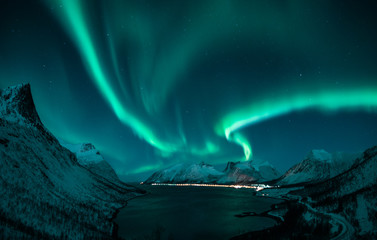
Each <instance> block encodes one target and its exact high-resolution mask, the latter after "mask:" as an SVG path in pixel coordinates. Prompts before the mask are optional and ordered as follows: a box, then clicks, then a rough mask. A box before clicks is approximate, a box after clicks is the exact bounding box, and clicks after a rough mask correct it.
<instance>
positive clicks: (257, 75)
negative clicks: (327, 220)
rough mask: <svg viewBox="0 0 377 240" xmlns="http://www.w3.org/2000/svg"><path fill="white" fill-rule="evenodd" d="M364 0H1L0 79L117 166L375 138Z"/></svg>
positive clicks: (292, 153) (294, 158)
mask: <svg viewBox="0 0 377 240" xmlns="http://www.w3.org/2000/svg"><path fill="white" fill-rule="evenodd" d="M376 10H377V4H376V3H375V2H373V1H363V2H354V1H342V2H336V1H299V0H291V1H263V2H261V1H243V0H240V1H226V0H219V1H208V0H207V1H152V0H143V1H127V0H126V1H121V0H113V1H104V0H102V1H101V0H94V1H84V0H40V1H21V0H16V1H11V0H6V1H2V2H1V6H0V19H1V21H0V31H1V36H2V37H1V40H0V79H1V81H0V87H1V88H4V87H7V86H10V85H14V84H18V83H21V82H30V83H31V87H32V92H33V96H34V100H35V103H36V107H37V110H38V112H39V114H40V116H41V119H42V121H43V122H44V123H45V125H46V126H47V128H49V129H50V130H51V132H52V133H53V134H54V135H55V136H57V137H59V138H61V139H63V140H65V141H67V142H72V143H79V142H92V143H93V144H94V145H95V146H96V147H97V148H98V149H99V150H100V151H101V152H102V153H103V154H104V155H105V157H106V158H107V159H108V160H109V162H110V163H111V164H112V165H113V166H114V167H115V169H116V171H117V172H118V173H119V174H120V175H132V174H139V173H146V172H148V171H153V170H158V169H159V168H162V167H166V166H169V165H171V164H174V163H177V162H180V161H195V162H198V161H205V162H208V163H210V164H219V163H226V162H227V161H237V160H247V159H249V160H253V159H262V160H267V161H269V162H270V163H272V164H273V165H275V166H277V168H278V169H280V170H286V169H287V168H288V167H290V166H291V165H292V164H294V163H296V162H298V161H300V160H301V159H302V158H303V157H304V156H305V154H306V153H307V152H308V151H309V150H311V149H313V148H323V149H326V150H327V151H361V150H363V149H365V148H367V147H369V146H372V145H376V143H377V124H376V123H377V64H376V63H377V46H376V42H377V31H376V29H377V28H376V27H377V26H376V25H377V24H376V22H377V16H376V15H375V12H376Z"/></svg>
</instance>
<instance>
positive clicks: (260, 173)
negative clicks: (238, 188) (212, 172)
mask: <svg viewBox="0 0 377 240" xmlns="http://www.w3.org/2000/svg"><path fill="white" fill-rule="evenodd" d="M280 176H281V174H279V172H278V171H277V170H276V169H275V168H274V167H273V166H272V165H271V164H269V163H268V162H261V163H258V162H255V161H248V162H236V163H234V162H228V165H227V166H226V168H225V170H224V176H222V177H221V178H220V179H219V180H218V181H217V183H219V184H249V183H256V182H259V183H260V182H266V181H270V180H273V179H276V178H278V177H280Z"/></svg>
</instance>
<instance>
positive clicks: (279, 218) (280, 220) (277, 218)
mask: <svg viewBox="0 0 377 240" xmlns="http://www.w3.org/2000/svg"><path fill="white" fill-rule="evenodd" d="M148 185H149V184H148ZM150 186H153V185H150ZM172 187H173V186H172ZM203 187H208V188H212V187H213V186H203ZM148 194H150V192H146V193H145V194H141V195H138V196H134V197H132V198H130V199H127V200H126V202H125V204H124V205H122V206H121V207H120V208H117V209H116V210H115V212H114V213H113V214H112V217H111V219H110V221H111V222H112V223H113V229H112V234H111V237H112V238H113V239H119V236H118V231H119V226H118V224H117V223H116V222H115V221H114V220H115V219H116V218H117V216H118V214H119V212H120V211H121V210H122V209H124V208H125V207H127V205H128V201H130V200H133V199H135V198H139V197H144V196H146V195H148ZM254 196H255V197H259V198H266V199H273V200H279V203H273V204H271V205H270V206H269V209H268V210H266V211H264V212H262V213H255V212H243V213H241V214H237V215H234V217H237V218H243V217H264V218H269V219H272V220H274V221H275V225H274V226H271V227H267V228H265V229H263V230H257V231H266V230H268V229H272V228H274V227H276V226H279V225H281V224H282V223H283V221H284V219H283V216H276V215H273V214H269V213H270V212H271V211H274V210H277V209H278V208H277V207H276V206H278V205H280V204H285V203H286V202H288V201H289V200H287V199H282V198H277V197H271V196H258V195H255V192H254ZM257 231H251V232H257ZM251 232H247V233H251ZM247 233H246V234H247ZM237 237H239V235H237V236H234V237H232V238H231V239H233V238H237Z"/></svg>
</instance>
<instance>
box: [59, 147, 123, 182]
mask: <svg viewBox="0 0 377 240" xmlns="http://www.w3.org/2000/svg"><path fill="white" fill-rule="evenodd" d="M59 142H60V144H61V145H62V146H63V147H65V148H67V149H68V150H70V151H71V152H73V153H74V154H75V155H76V157H77V160H78V162H79V164H81V165H82V166H84V167H86V168H87V169H89V170H90V171H91V172H93V173H95V174H98V175H100V176H102V177H104V178H106V179H108V180H110V181H113V182H119V181H120V180H119V178H118V176H117V175H116V173H115V171H114V169H113V168H112V167H111V166H110V164H109V163H108V162H107V161H106V160H105V159H104V158H103V156H102V155H101V154H100V152H99V151H98V150H97V149H96V148H95V147H94V145H93V144H91V143H82V144H69V143H66V142H64V141H62V140H59Z"/></svg>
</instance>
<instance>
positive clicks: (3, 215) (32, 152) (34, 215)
mask: <svg viewBox="0 0 377 240" xmlns="http://www.w3.org/2000/svg"><path fill="white" fill-rule="evenodd" d="M66 146H67V147H68V148H70V146H68V145H66ZM71 149H72V150H73V151H75V154H74V153H72V152H71V151H69V150H68V149H67V148H65V147H63V146H61V144H60V143H59V142H58V140H57V139H56V138H55V137H54V136H53V135H52V134H51V133H50V132H49V131H48V130H47V129H46V128H45V127H44V125H43V124H42V122H41V120H40V118H39V116H38V113H37V111H36V109H35V106H34V102H33V98H32V96H31V91H30V85H29V84H22V85H18V86H15V87H10V88H7V89H4V90H0V166H1V167H0V196H1V198H0V238H2V239H3V238H5V239H9V238H11V239H84V238H86V239H111V238H112V234H113V229H114V224H113V223H112V222H111V221H110V219H111V218H112V217H113V214H114V213H115V212H116V210H117V209H118V208H120V207H122V206H123V205H124V204H125V203H126V201H127V200H128V199H130V198H132V197H135V196H137V195H140V194H141V193H142V191H140V190H138V189H135V188H134V187H131V186H128V185H126V184H124V183H122V182H121V181H119V179H118V178H117V176H116V175H115V172H114V170H113V169H112V168H111V167H110V165H108V163H106V162H105V161H104V160H103V158H102V156H101V155H100V154H99V153H98V151H96V150H95V149H94V147H93V146H92V145H90V144H83V145H80V146H79V147H78V148H77V151H76V148H73V147H72V148H71ZM102 169H104V171H102Z"/></svg>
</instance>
